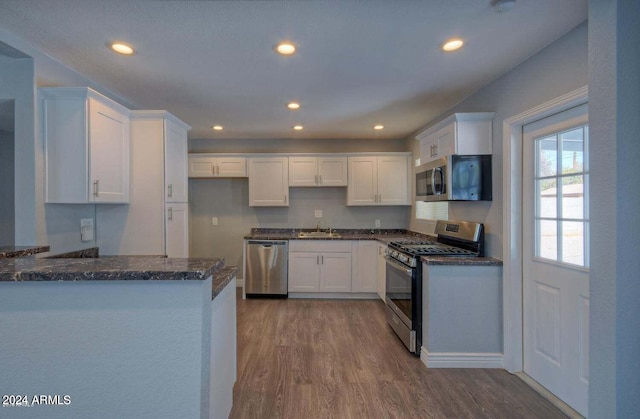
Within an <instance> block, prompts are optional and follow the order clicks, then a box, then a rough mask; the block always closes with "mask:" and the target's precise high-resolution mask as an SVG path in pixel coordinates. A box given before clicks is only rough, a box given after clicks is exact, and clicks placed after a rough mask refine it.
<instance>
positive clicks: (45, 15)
mask: <svg viewBox="0 0 640 419" xmlns="http://www.w3.org/2000/svg"><path fill="white" fill-rule="evenodd" d="M491 1H492V0H429V1H426V0H423V1H411V0H405V1H390V0H367V1H356V0H352V1H150V0H147V1H122V0H115V1H113V0H112V1H98V0H55V1H52V0H1V1H0V27H2V28H4V29H6V30H8V31H9V32H12V33H13V34H15V35H17V36H18V37H20V38H22V39H24V40H26V41H28V42H29V43H31V44H32V45H34V46H35V47H36V48H38V49H40V50H42V51H43V52H45V53H47V54H49V55H50V56H52V57H54V58H56V59H57V60H58V61H60V62H62V63H64V64H66V65H68V66H69V67H72V68H74V69H76V70H77V71H78V72H80V73H82V74H84V75H86V76H87V77H88V78H89V79H91V80H93V81H95V82H97V83H99V84H101V85H103V86H104V87H106V88H108V89H109V90H111V91H113V92H115V93H117V94H119V95H121V96H122V97H123V98H125V99H126V100H128V101H130V102H131V103H134V104H136V105H137V106H139V108H141V109H167V110H168V111H170V112H171V113H173V114H175V115H176V116H178V117H179V118H181V119H183V120H184V121H185V122H187V123H188V124H190V125H192V126H193V129H192V131H191V132H190V134H189V138H199V139H213V138H224V139H253V138H255V139H270V138H298V137H299V138H344V139H350V138H390V139H396V138H403V137H406V136H408V135H409V134H411V133H412V132H414V131H415V130H417V129H418V128H420V127H421V126H423V125H425V124H426V123H428V122H429V121H430V120H431V119H433V118H435V117H436V116H438V115H439V114H441V113H442V112H444V111H446V110H447V109H448V108H450V107H451V106H452V105H454V104H455V103H457V102H459V101H460V100H462V99H463V98H464V97H466V96H468V95H469V94H471V93H473V92H474V91H476V90H477V89H478V88H480V87H481V86H483V85H485V84H487V83H488V82H490V81H492V80H494V79H496V78H497V77H499V76H500V75H502V74H504V73H505V72H507V71H508V70H509V69H511V68H513V67H514V66H516V65H517V64H519V63H521V62H522V61H524V60H525V59H526V58H527V57H529V56H531V55H532V54H534V53H536V52H537V51H539V50H540V49H542V48H543V47H544V46H546V45H548V44H550V43H551V42H553V41H554V40H555V39H557V38H559V37H560V36H562V35H563V34H565V33H566V32H568V31H569V30H571V29H572V28H574V27H575V26H577V25H578V24H580V23H581V22H583V21H584V20H585V19H586V18H587V0H517V4H516V5H515V7H514V8H513V9H512V10H511V11H510V12H507V13H503V14H498V13H496V12H495V11H494V10H493V8H492V6H491ZM454 36H455V37H461V38H463V39H464V40H465V42H466V43H465V46H464V47H463V49H462V50H460V51H458V52H455V53H449V54H445V53H443V52H442V51H441V50H440V46H441V44H442V43H443V41H445V40H446V39H448V38H450V37H454ZM285 39H288V40H292V41H293V42H294V43H296V44H297V45H298V46H299V51H298V53H297V54H296V55H294V56H291V57H282V56H279V55H277V54H275V53H274V52H273V47H274V45H275V44H277V43H278V42H279V41H281V40H285ZM113 40H121V41H125V42H128V43H130V44H133V45H134V46H135V47H136V48H137V54H136V55H135V56H133V57H123V56H118V55H116V54H114V53H112V52H110V51H109V50H108V49H107V48H106V47H105V44H106V43H107V42H109V41H113ZM290 100H297V101H299V102H300V103H301V105H302V108H301V109H300V110H298V111H295V112H293V111H289V110H288V109H286V108H285V105H286V103H287V101H290ZM479 110H482V111H488V110H491V109H479ZM298 123H299V124H302V125H304V130H303V131H301V132H294V131H292V130H291V127H292V126H293V125H295V124H298ZM377 123H381V124H383V125H384V126H385V129H384V130H383V131H380V132H378V131H373V129H372V127H373V125H374V124H377ZM213 124H221V125H223V126H224V127H225V129H224V130H223V131H221V132H214V131H212V130H211V125H213Z"/></svg>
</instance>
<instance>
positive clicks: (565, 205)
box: [534, 125, 589, 266]
mask: <svg viewBox="0 0 640 419" xmlns="http://www.w3.org/2000/svg"><path fill="white" fill-rule="evenodd" d="M588 134H589V129H588V126H587V125H583V126H579V127H576V128H571V129H569V130H566V131H560V132H556V133H555V134H553V135H548V134H546V135H544V136H541V137H539V138H536V139H535V140H534V141H535V150H536V168H535V176H534V182H535V225H536V238H535V240H536V256H537V257H539V258H544V259H549V260H552V261H555V262H561V263H567V264H572V265H579V266H588V260H587V256H586V255H588V237H587V236H588V228H589V220H588V207H587V205H588V202H589V200H588V195H587V193H588V188H587V182H586V181H587V180H588V171H587V167H588V159H587V150H588V139H589V137H588ZM558 156H560V158H558Z"/></svg>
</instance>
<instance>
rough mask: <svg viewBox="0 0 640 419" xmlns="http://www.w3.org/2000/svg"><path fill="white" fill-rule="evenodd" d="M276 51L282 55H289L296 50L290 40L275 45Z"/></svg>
mask: <svg viewBox="0 0 640 419" xmlns="http://www.w3.org/2000/svg"><path fill="white" fill-rule="evenodd" d="M276 52H277V53H278V54H282V55H291V54H294V53H295V52H296V46H295V45H293V44H292V43H291V42H280V43H279V44H278V45H276Z"/></svg>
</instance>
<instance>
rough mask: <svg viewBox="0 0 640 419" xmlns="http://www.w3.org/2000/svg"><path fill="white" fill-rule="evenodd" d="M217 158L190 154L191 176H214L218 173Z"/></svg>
mask: <svg viewBox="0 0 640 419" xmlns="http://www.w3.org/2000/svg"><path fill="white" fill-rule="evenodd" d="M215 170H216V159H215V158H213V157H197V156H196V157H194V156H193V155H191V156H189V177H190V178H196V177H214V176H215V174H216V171H215Z"/></svg>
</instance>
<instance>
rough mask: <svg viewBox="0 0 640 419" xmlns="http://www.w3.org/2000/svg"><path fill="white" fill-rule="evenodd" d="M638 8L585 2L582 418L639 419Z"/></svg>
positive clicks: (604, 0)
mask: <svg viewBox="0 0 640 419" xmlns="http://www.w3.org/2000/svg"><path fill="white" fill-rule="evenodd" d="M638 21H640V7H638V3H637V2H632V1H612V0H590V1H589V125H590V130H591V134H590V136H591V138H592V141H591V142H590V153H591V156H592V158H591V185H590V189H589V191H590V194H591V206H590V212H591V213H590V216H591V237H592V240H591V279H590V291H591V306H590V329H591V330H590V334H591V337H590V340H589V341H590V348H589V351H590V362H589V376H590V380H589V383H590V384H589V416H590V417H593V418H605V417H606V418H612V417H616V418H638V417H640V398H639V397H638V395H639V394H640V356H638V350H639V349H640V327H639V326H638V321H639V319H640V304H639V303H638V302H639V301H640V281H638V275H639V274H638V273H639V272H640V258H638V249H640V216H638V208H640V176H638V162H639V161H640V142H639V141H638V132H640V118H638V113H639V111H640V50H639V49H638V40H640V27H639V26H638Z"/></svg>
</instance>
